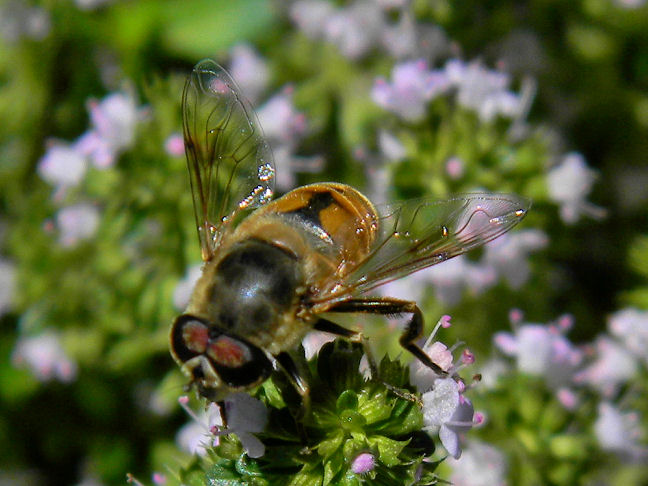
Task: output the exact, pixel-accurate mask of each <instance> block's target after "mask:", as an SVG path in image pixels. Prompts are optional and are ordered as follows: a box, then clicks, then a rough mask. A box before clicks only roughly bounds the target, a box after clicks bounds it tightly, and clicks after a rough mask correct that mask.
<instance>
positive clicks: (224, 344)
mask: <svg viewBox="0 0 648 486" xmlns="http://www.w3.org/2000/svg"><path fill="white" fill-rule="evenodd" d="M207 356H209V357H210V358H211V359H212V360H214V361H215V362H216V363H218V364H219V365H221V366H226V367H228V368H239V367H241V366H243V365H244V364H246V363H249V362H250V360H251V359H252V352H251V351H250V347H249V346H248V345H247V344H245V343H243V342H241V341H239V340H237V339H233V338H231V337H229V336H225V335H220V336H218V337H217V338H215V339H212V340H211V342H210V343H209V346H208V347H207Z"/></svg>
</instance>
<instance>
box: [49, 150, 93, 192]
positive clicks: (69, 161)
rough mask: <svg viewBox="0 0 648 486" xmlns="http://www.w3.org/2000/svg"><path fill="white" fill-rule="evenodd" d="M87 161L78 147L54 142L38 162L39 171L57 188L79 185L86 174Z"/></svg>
mask: <svg viewBox="0 0 648 486" xmlns="http://www.w3.org/2000/svg"><path fill="white" fill-rule="evenodd" d="M86 169H87V163H86V160H85V158H84V156H83V154H82V153H80V152H79V151H78V150H76V148H74V147H70V146H68V145H64V144H62V143H59V142H53V143H51V144H50V146H49V147H48V149H47V151H46V152H45V155H44V156H43V157H42V158H41V159H40V161H39V162H38V173H39V175H40V176H41V177H42V178H43V180H45V181H46V182H48V183H50V184H52V185H54V186H56V187H57V188H62V189H66V188H68V187H74V186H77V185H78V184H79V183H80V182H81V181H82V180H83V176H84V175H85V172H86Z"/></svg>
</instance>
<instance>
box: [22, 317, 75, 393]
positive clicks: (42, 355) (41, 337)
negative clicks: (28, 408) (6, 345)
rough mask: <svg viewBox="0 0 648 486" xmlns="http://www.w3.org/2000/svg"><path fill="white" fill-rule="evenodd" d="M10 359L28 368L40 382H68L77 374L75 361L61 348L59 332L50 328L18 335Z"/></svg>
mask: <svg viewBox="0 0 648 486" xmlns="http://www.w3.org/2000/svg"><path fill="white" fill-rule="evenodd" d="M11 359H12V363H13V364H14V366H18V367H26V368H29V369H30V370H31V372H32V373H33V374H34V376H35V377H36V378H37V379H38V380H39V381H41V382H47V381H50V380H58V381H62V382H64V383H69V382H71V381H74V379H75V378H76V375H77V365H76V363H75V362H74V361H72V360H71V359H70V358H69V357H68V356H67V354H66V353H65V351H64V350H63V346H62V345H61V338H60V336H59V334H58V333H57V332H55V331H52V330H46V331H43V332H42V333H41V334H38V335H36V336H29V337H26V336H23V337H20V338H19V339H18V341H17V342H16V347H15V348H14V351H13V354H12V357H11Z"/></svg>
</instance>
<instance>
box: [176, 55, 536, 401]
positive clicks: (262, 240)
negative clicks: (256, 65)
mask: <svg viewBox="0 0 648 486" xmlns="http://www.w3.org/2000/svg"><path fill="white" fill-rule="evenodd" d="M183 125H184V138H185V150H186V154H187V162H188V167H189V174H190V178H191V186H192V194H193V199H194V210H195V217H196V225H197V227H198V235H199V240H200V244H201V249H202V256H203V260H204V262H205V264H204V266H203V272H202V276H201V278H200V279H199V281H198V283H197V284H196V287H195V289H194V291H193V294H192V297H191V300H190V303H189V305H188V307H187V309H186V311H185V312H184V313H183V314H182V315H181V316H179V317H178V318H177V319H176V320H175V322H174V324H173V326H172V328H171V336H170V338H171V353H172V354H173V356H174V358H175V359H176V361H177V362H178V363H179V364H180V366H181V368H182V370H183V371H184V372H185V374H187V376H188V377H189V378H190V379H191V382H192V383H193V384H195V385H196V386H197V388H198V390H199V392H200V393H201V394H202V395H204V396H206V397H207V398H209V399H212V400H216V401H217V400H222V399H223V398H224V397H225V395H227V394H228V393H229V392H231V391H237V390H248V389H250V388H252V387H253V386H256V385H258V384H260V383H262V382H263V381H264V380H265V379H267V378H268V376H269V375H270V374H271V372H272V371H273V370H274V369H277V368H281V369H283V370H284V371H286V372H287V374H288V376H289V377H290V379H291V381H292V382H293V384H294V385H295V387H296V388H297V390H298V391H299V392H300V393H301V394H302V396H306V395H307V393H308V386H307V384H306V383H305V382H304V381H303V380H302V379H301V378H300V376H299V373H298V372H297V369H296V367H295V366H294V364H293V362H292V360H291V358H290V355H289V352H290V351H291V350H293V349H295V348H296V347H297V346H298V345H299V343H300V342H301V339H302V338H303V337H304V335H305V334H306V333H307V332H308V331H310V330H313V329H317V330H321V331H326V332H330V333H334V334H337V335H341V336H345V337H347V338H357V337H358V336H359V334H358V333H357V332H356V331H352V330H349V329H346V328H344V327H342V326H339V325H337V324H335V323H334V322H332V321H330V320H327V319H325V318H323V317H322V315H321V314H322V313H324V312H327V313H335V312H339V313H347V312H356V313H359V312H364V313H376V314H386V315H394V314H408V315H410V316H411V318H410V320H409V322H408V325H407V326H406V329H405V331H404V332H403V333H402V335H401V337H400V343H401V344H402V345H403V347H405V348H406V349H408V350H409V351H410V352H411V353H412V354H414V355H415V356H416V357H417V358H418V359H420V360H421V361H423V362H424V363H425V364H426V365H428V366H429V367H431V368H432V369H435V370H436V371H440V369H439V367H438V366H437V365H436V364H435V363H433V362H432V361H431V360H430V358H429V357H428V356H427V355H426V354H425V353H424V352H423V351H422V350H421V349H420V348H419V347H418V345H417V344H416V343H415V341H416V340H417V339H418V338H419V336H420V334H421V332H422V330H423V319H422V314H421V311H420V310H419V308H418V307H417V305H416V303H414V302H410V301H403V300H398V299H392V298H374V297H370V296H368V292H370V291H371V290H373V289H375V288H376V287H378V286H379V285H381V284H384V283H386V282H389V281H391V280H394V279H396V278H400V277H402V276H405V275H408V274H410V273H412V272H414V271H416V270H419V269H422V268H425V267H428V266H431V265H435V264H437V263H440V262H442V261H445V260H447V259H449V258H452V257H453V256H456V255H459V254H462V253H464V252H466V251H468V250H470V249H472V248H475V247H477V246H480V245H482V244H484V243H486V242H488V241H490V240H492V239H493V238H496V237H497V236H499V235H501V234H502V233H504V232H506V231H508V230H509V229H510V228H511V227H513V226H514V225H515V224H516V223H517V222H519V221H520V220H521V219H522V217H523V216H524V215H525V214H526V211H527V208H528V202H527V201H525V200H523V199H521V198H519V197H517V196H512V195H501V194H469V195H464V196H462V197H456V198H454V199H449V200H446V201H432V200H428V199H421V200H413V201H407V202H404V203H400V204H395V205H392V206H385V207H384V208H380V210H378V209H376V207H374V205H373V204H372V203H371V202H370V201H369V200H368V199H367V198H366V197H365V196H363V195H362V194H361V193H360V192H358V191H357V190H355V189H353V188H352V187H350V186H347V185H345V184H339V183H331V182H329V183H320V184H312V185H308V186H303V187H299V188H297V189H294V190H293V191H290V192H289V193H287V194H286V195H284V196H283V197H281V198H279V199H276V200H274V201H273V200H272V199H271V198H272V194H273V183H274V164H273V160H272V154H271V152H270V149H269V147H268V144H267V142H266V141H265V140H264V138H263V136H262V134H261V131H260V128H259V125H258V122H257V121H256V118H255V116H254V113H253V111H252V109H251V108H250V107H249V105H248V104H247V102H246V101H245V100H244V99H243V98H242V96H241V94H240V91H239V89H238V88H237V87H236V85H235V83H234V81H233V80H232V79H231V78H230V76H229V75H228V74H227V72H226V71H225V70H224V69H223V68H221V67H220V66H219V65H218V64H216V63H215V62H214V61H211V60H204V61H201V62H200V63H198V64H197V65H196V67H195V68H194V70H193V72H192V74H191V75H190V77H189V78H188V80H187V82H186V84H185V89H184V93H183Z"/></svg>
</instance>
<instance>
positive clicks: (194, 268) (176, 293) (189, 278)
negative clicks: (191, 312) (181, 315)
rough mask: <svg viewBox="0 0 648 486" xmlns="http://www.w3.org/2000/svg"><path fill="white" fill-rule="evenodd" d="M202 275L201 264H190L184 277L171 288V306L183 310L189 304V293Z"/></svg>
mask: <svg viewBox="0 0 648 486" xmlns="http://www.w3.org/2000/svg"><path fill="white" fill-rule="evenodd" d="M200 275H202V265H201V264H196V265H191V266H190V267H189V268H188V269H187V272H186V273H185V276H184V278H182V280H180V281H179V282H178V284H177V285H176V288H175V289H174V290H173V306H174V307H175V308H176V309H178V310H183V309H184V308H185V307H187V305H188V304H189V299H190V298H191V293H192V292H193V289H194V287H195V286H196V282H198V279H199V278H200Z"/></svg>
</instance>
